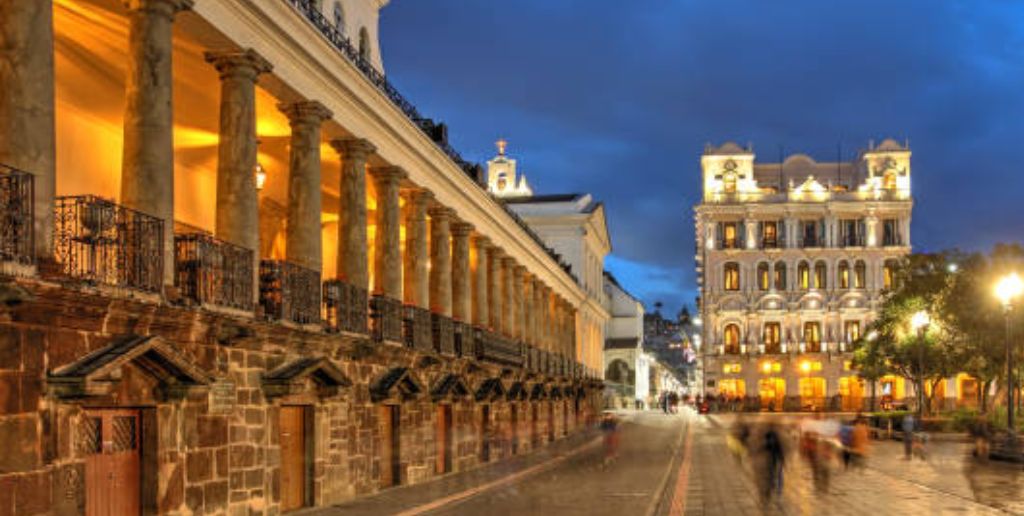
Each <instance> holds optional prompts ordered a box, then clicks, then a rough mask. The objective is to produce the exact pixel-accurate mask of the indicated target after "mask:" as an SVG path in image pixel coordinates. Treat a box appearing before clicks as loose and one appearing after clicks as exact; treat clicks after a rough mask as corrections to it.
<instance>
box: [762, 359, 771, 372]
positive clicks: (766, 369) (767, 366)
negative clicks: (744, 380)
mask: <svg viewBox="0 0 1024 516" xmlns="http://www.w3.org/2000/svg"><path fill="white" fill-rule="evenodd" d="M761 370H762V371H764V374H768V373H770V372H772V363H771V362H765V363H764V364H761Z"/></svg>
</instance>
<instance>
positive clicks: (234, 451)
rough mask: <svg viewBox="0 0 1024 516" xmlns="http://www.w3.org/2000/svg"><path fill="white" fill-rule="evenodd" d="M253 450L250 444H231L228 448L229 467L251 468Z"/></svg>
mask: <svg viewBox="0 0 1024 516" xmlns="http://www.w3.org/2000/svg"><path fill="white" fill-rule="evenodd" d="M254 451H255V450H254V449H253V446H252V445H247V444H232V445H231V448H230V454H231V456H230V462H231V469H244V468H251V467H252V466H253V463H254V462H255V461H254V457H253V455H254Z"/></svg>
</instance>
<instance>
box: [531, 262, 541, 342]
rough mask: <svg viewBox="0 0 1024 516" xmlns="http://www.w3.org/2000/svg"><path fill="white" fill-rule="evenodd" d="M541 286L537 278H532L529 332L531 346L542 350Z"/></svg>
mask: <svg viewBox="0 0 1024 516" xmlns="http://www.w3.org/2000/svg"><path fill="white" fill-rule="evenodd" d="M542 288H543V284H542V283H541V281H540V279H539V278H537V277H534V278H533V324H532V325H531V326H532V327H531V329H530V330H531V331H532V332H533V345H534V346H536V347H537V348H543V347H544V345H543V340H544V332H543V330H542V329H541V328H542V327H543V324H544V322H543V320H544V314H543V313H542V311H541V304H542V303H541V290H542Z"/></svg>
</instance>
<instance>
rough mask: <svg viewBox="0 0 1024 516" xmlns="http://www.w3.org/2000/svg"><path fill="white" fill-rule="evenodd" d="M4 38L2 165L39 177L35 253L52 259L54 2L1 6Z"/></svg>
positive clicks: (12, 1) (10, 0) (26, 0)
mask: <svg viewBox="0 0 1024 516" xmlns="http://www.w3.org/2000/svg"><path fill="white" fill-rule="evenodd" d="M0 34H3V35H4V36H3V46H4V50H3V52H2V53H0V85H2V86H0V163H5V164H7V165H10V166H12V167H15V168H18V169H21V170H24V171H26V172H30V173H31V174H32V175H33V176H35V177H34V185H33V188H34V190H35V199H34V201H35V221H33V230H32V232H33V237H34V240H35V249H34V250H33V252H34V253H35V254H36V255H37V256H39V257H45V258H48V259H52V256H53V198H54V196H55V194H56V186H55V185H56V181H55V176H56V160H57V157H56V156H57V145H56V130H55V128H54V126H55V121H54V81H55V79H54V65H53V1H52V0H6V1H4V2H0Z"/></svg>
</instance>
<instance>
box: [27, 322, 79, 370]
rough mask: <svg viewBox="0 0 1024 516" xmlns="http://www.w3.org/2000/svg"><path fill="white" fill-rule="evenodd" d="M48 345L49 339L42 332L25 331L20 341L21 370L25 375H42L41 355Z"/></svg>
mask: <svg viewBox="0 0 1024 516" xmlns="http://www.w3.org/2000/svg"><path fill="white" fill-rule="evenodd" d="M49 343H50V339H48V338H47V334H46V333H44V332H43V331H42V330H26V331H25V335H24V336H23V338H22V341H21V370H22V371H24V372H26V373H37V374H38V373H42V372H43V354H44V353H45V352H46V351H47V349H48V344H49ZM76 358H77V357H76Z"/></svg>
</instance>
